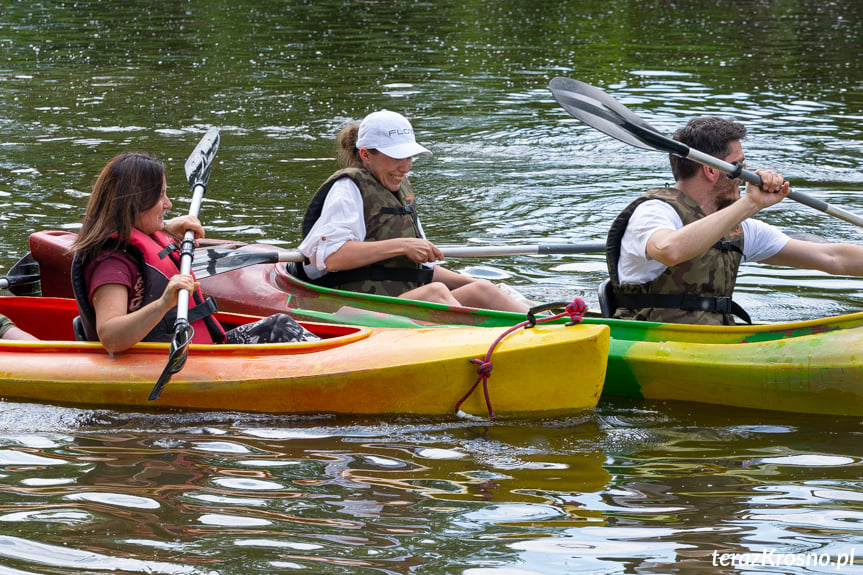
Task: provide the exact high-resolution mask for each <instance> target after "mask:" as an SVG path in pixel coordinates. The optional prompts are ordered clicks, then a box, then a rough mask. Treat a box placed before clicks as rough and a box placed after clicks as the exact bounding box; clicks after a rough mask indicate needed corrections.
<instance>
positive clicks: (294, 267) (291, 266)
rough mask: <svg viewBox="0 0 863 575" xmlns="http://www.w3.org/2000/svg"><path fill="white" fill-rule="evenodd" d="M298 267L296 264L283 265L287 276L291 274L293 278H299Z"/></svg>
mask: <svg viewBox="0 0 863 575" xmlns="http://www.w3.org/2000/svg"><path fill="white" fill-rule="evenodd" d="M299 267H300V266H299V264H297V262H286V263H285V271H287V272H288V273H289V274H291V275H292V276H294V277H295V278H296V277H300V272H299V269H298V268H299Z"/></svg>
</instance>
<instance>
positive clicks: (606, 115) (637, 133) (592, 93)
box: [548, 78, 689, 157]
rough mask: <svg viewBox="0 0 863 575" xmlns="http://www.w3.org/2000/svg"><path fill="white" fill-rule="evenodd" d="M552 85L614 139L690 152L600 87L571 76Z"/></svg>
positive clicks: (574, 110)
mask: <svg viewBox="0 0 863 575" xmlns="http://www.w3.org/2000/svg"><path fill="white" fill-rule="evenodd" d="M548 87H549V89H550V90H551V93H552V95H553V96H554V98H555V99H556V100H557V102H558V103H559V104H560V105H561V107H563V109H564V110H566V111H567V112H569V114H570V115H572V116H573V117H575V118H578V119H579V120H581V121H582V122H584V123H585V124H587V125H588V126H590V127H591V128H595V129H597V130H599V131H600V132H602V133H604V134H606V135H608V136H611V137H612V138H615V139H617V140H620V141H621V142H623V143H625V144H629V145H630V146H635V147H637V148H642V149H645V150H655V151H662V152H669V153H672V154H678V155H681V156H683V157H686V155H687V154H688V153H689V148H688V147H687V146H686V145H684V144H681V143H680V142H676V141H674V140H672V139H671V138H666V137H665V136H663V135H661V134H660V133H659V132H658V131H657V130H656V128H654V127H653V126H651V125H650V124H648V123H647V122H645V121H644V120H642V119H641V118H639V117H638V116H636V115H635V114H634V113H633V112H632V111H631V110H629V108H627V107H626V106H624V105H623V104H621V103H620V102H618V101H617V100H615V99H614V98H612V97H611V96H609V95H608V94H606V93H605V92H603V91H602V90H600V89H599V88H596V87H594V86H591V85H590V84H585V83H584V82H581V81H579V80H572V79H570V78H554V79H553V80H552V81H551V83H550V84H549V85H548Z"/></svg>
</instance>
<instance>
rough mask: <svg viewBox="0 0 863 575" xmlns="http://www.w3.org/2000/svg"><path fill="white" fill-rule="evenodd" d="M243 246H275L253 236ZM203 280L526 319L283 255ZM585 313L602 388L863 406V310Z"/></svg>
mask: <svg viewBox="0 0 863 575" xmlns="http://www.w3.org/2000/svg"><path fill="white" fill-rule="evenodd" d="M52 234H54V235H45V233H40V234H34V235H33V236H31V243H30V248H31V251H32V253H33V256H34V257H35V258H36V260H37V261H39V263H40V266H42V281H43V284H44V283H45V282H49V284H50V285H52V286H55V285H56V286H62V287H65V286H67V285H68V280H65V283H64V280H63V278H62V277H61V276H62V273H63V271H64V270H66V269H68V263H67V262H66V261H64V260H60V261H58V260H57V255H56V254H57V252H58V251H62V249H63V247H65V246H68V245H69V243H70V242H71V239H67V238H64V237H63V236H62V234H67V235H71V234H68V233H66V232H53V233H52ZM58 246H60V247H59V248H58ZM242 249H244V250H274V249H276V250H278V248H274V247H272V246H263V247H262V246H255V245H250V246H246V247H244V248H242ZM201 283H202V287H203V289H204V291H205V292H206V293H208V294H209V295H213V296H214V297H215V298H216V299H217V300H218V302H219V306H220V307H221V309H224V310H230V311H236V312H241V313H254V314H258V315H266V314H269V313H272V312H273V311H288V312H290V313H292V314H294V315H295V316H297V317H300V318H306V319H315V320H318V321H333V322H338V323H344V324H347V323H353V324H357V325H363V324H366V325H378V326H387V325H389V326H417V325H423V324H461V325H471V326H477V325H478V326H485V327H501V326H509V325H513V324H515V323H517V322H519V321H521V320H523V319H524V317H523V316H521V315H518V314H512V313H506V312H497V311H489V310H471V309H466V308H451V307H448V306H443V305H439V304H430V303H425V302H417V301H409V300H404V299H400V298H391V297H383V296H373V295H367V294H358V293H353V292H343V291H339V290H333V289H328V288H322V287H318V286H314V285H311V284H308V283H305V282H301V281H300V280H298V279H297V278H295V277H293V276H291V275H290V274H289V273H287V271H286V267H285V265H284V264H275V265H274V264H262V265H255V266H250V267H247V268H242V269H237V270H234V271H231V272H228V273H225V274H219V275H214V276H211V277H209V278H206V279H204V280H202V282H201ZM45 287H47V286H44V285H43V289H45ZM62 287H61V289H62ZM52 289H55V288H53V287H52ZM65 293H68V292H65ZM55 295H62V294H59V293H58V294H55ZM583 323H585V324H603V325H608V326H609V327H610V328H611V345H610V348H609V357H608V371H607V375H606V381H605V386H604V389H603V393H604V394H605V395H608V396H624V397H633V398H651V399H670V400H684V401H698V402H704V403H713V404H719V405H728V406H736V407H742V408H755V409H772V410H780V411H793V412H800V413H822V414H838V415H855V416H861V415H863V357H861V353H860V349H861V348H863V313H860V314H852V315H845V316H838V317H829V318H823V319H818V320H811V321H801V322H789V323H781V324H772V325H756V326H725V327H708V326H689V325H681V324H660V323H650V322H635V321H625V320H612V319H603V318H599V317H587V318H585V319H584V322H583Z"/></svg>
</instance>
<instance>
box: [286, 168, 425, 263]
mask: <svg viewBox="0 0 863 575" xmlns="http://www.w3.org/2000/svg"><path fill="white" fill-rule="evenodd" d="M417 227H418V228H419V232H420V236H421V237H422V238H423V239H425V233H424V232H423V228H422V225H421V224H420V223H419V217H417ZM365 239H366V221H365V217H364V215H363V196H362V194H361V193H360V189H359V188H358V187H357V185H356V184H355V183H354V181H353V180H352V179H350V178H339V179H338V180H336V181H335V183H334V184H333V187H332V188H330V192H329V193H328V194H327V197H326V199H325V200H324V206H323V208H322V210H321V217H320V218H318V221H317V222H315V225H314V226H312V229H311V230H310V231H309V235H307V236H306V238H305V239H304V240H303V241H302V243H301V244H300V248H299V249H300V252H302V254H303V255H304V256H306V257H307V258H309V262H311V263H310V264H303V270H305V272H306V275H308V276H309V277H310V278H311V279H317V278H319V277H321V276H323V275H324V274H325V273H327V265H326V261H327V258H328V257H330V256H331V255H332V254H334V253H335V252H337V251H338V250H339V248H341V247H342V246H343V245H345V243H346V242H349V241H358V242H361V241H364V240H365Z"/></svg>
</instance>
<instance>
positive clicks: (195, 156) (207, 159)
mask: <svg viewBox="0 0 863 575" xmlns="http://www.w3.org/2000/svg"><path fill="white" fill-rule="evenodd" d="M218 150H219V129H218V128H210V129H209V130H208V131H207V133H206V134H204V137H203V138H201V141H200V142H198V145H197V146H195V149H194V150H192V153H191V155H189V158H188V159H187V160H186V179H187V180H188V182H189V187H190V188H191V187H193V186H196V185H202V186H205V187H206V185H207V182H208V181H209V180H210V169H211V167H212V164H213V158H215V157H216V152H217V151H218Z"/></svg>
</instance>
